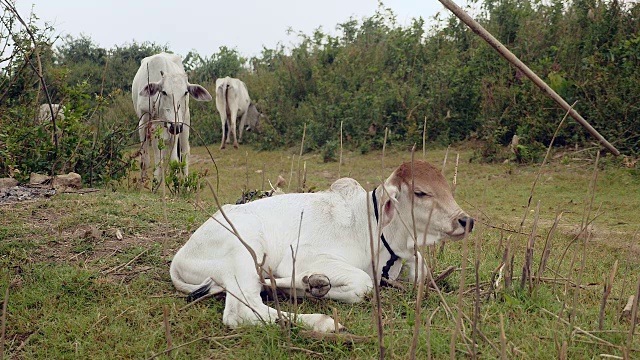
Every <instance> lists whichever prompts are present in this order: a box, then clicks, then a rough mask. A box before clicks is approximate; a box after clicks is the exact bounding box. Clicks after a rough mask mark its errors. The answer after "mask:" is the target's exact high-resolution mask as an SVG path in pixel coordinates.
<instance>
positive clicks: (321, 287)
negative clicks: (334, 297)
mask: <svg viewBox="0 0 640 360" xmlns="http://www.w3.org/2000/svg"><path fill="white" fill-rule="evenodd" d="M302 282H303V283H305V284H306V285H307V287H308V288H307V289H305V290H306V292H307V293H309V294H311V296H313V297H316V298H321V297H323V296H325V295H327V293H328V292H329V290H331V282H330V281H329V278H328V277H327V276H326V275H324V274H313V275H309V276H305V277H303V278H302Z"/></svg>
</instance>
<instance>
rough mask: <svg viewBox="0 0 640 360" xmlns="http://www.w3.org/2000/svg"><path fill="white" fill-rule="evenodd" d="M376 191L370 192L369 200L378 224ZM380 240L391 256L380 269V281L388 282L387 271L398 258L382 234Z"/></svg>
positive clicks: (382, 283)
mask: <svg viewBox="0 0 640 360" xmlns="http://www.w3.org/2000/svg"><path fill="white" fill-rule="evenodd" d="M376 190H378V188H375V189H373V191H372V192H371V199H372V200H373V214H374V215H375V216H376V222H380V219H379V217H378V199H377V198H376ZM380 240H382V245H384V247H385V248H386V249H387V251H388V252H389V254H391V258H390V259H389V260H387V263H386V264H385V265H384V266H383V267H382V279H385V280H389V270H390V269H391V267H392V266H393V264H394V263H395V262H396V260H398V259H399V258H400V257H398V255H396V253H394V252H393V250H391V246H389V243H388V242H387V239H385V238H384V234H382V233H381V234H380ZM384 284H386V283H385V282H384V281H382V280H381V281H380V285H381V286H382V285H384Z"/></svg>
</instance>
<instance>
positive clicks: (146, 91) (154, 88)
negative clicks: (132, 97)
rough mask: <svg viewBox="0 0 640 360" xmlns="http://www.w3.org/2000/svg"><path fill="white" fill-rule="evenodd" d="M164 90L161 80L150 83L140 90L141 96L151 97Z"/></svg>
mask: <svg viewBox="0 0 640 360" xmlns="http://www.w3.org/2000/svg"><path fill="white" fill-rule="evenodd" d="M160 91H162V84H161V83H159V82H154V83H148V84H147V85H145V86H144V87H143V88H142V90H140V93H139V94H140V96H146V97H150V96H153V95H155V94H157V93H159V92H160Z"/></svg>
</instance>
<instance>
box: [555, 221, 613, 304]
mask: <svg viewBox="0 0 640 360" xmlns="http://www.w3.org/2000/svg"><path fill="white" fill-rule="evenodd" d="M600 215H602V213H600V209H599V208H598V211H596V215H595V216H594V217H593V219H591V220H590V221H589V222H587V226H586V227H582V228H580V231H579V232H578V234H576V235H575V236H574V237H573V239H571V241H569V244H567V246H565V248H564V251H563V252H562V255H561V256H560V260H558V265H556V270H555V271H553V270H552V271H553V272H554V274H555V279H554V280H555V281H557V280H558V276H560V277H561V275H560V265H562V263H563V262H564V258H565V256H567V252H568V251H569V249H570V248H571V246H572V245H573V244H574V243H575V242H576V241H578V239H580V236H582V234H583V233H584V232H585V230H586V229H587V227H588V226H589V225H591V224H592V223H593V222H594V221H595V220H596V219H597V218H598V217H600ZM575 258H576V255H575V254H574V256H573V258H572V260H571V266H569V268H570V269H571V268H573V264H574V263H575ZM565 279H567V280H569V279H570V277H567V278H565ZM551 290H552V292H554V293H555V291H556V287H555V285H554V286H553V288H552V289H551Z"/></svg>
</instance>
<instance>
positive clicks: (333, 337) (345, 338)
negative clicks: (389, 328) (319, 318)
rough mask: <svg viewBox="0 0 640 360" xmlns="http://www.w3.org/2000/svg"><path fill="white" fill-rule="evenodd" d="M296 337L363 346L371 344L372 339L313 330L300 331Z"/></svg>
mask: <svg viewBox="0 0 640 360" xmlns="http://www.w3.org/2000/svg"><path fill="white" fill-rule="evenodd" d="M298 335H300V336H301V337H303V338H305V339H311V340H322V341H334V342H341V343H352V344H363V343H368V342H371V340H372V339H373V337H371V336H358V335H353V334H349V333H338V334H336V333H326V332H318V331H313V330H300V331H299V332H298Z"/></svg>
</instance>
